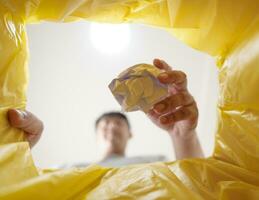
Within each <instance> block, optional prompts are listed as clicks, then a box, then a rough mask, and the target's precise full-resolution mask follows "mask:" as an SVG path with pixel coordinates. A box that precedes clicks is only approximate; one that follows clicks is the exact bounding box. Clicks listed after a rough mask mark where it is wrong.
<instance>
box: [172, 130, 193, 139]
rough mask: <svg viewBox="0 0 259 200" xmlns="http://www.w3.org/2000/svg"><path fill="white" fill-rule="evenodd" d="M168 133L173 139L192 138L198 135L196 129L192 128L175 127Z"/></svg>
mask: <svg viewBox="0 0 259 200" xmlns="http://www.w3.org/2000/svg"><path fill="white" fill-rule="evenodd" d="M168 133H169V135H170V137H171V138H172V139H177V140H191V139H193V138H195V137H196V129H191V130H181V129H174V130H169V131H168Z"/></svg>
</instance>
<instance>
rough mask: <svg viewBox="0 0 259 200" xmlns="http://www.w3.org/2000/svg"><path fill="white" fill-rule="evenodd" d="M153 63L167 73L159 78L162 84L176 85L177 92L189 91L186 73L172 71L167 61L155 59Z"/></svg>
mask: <svg viewBox="0 0 259 200" xmlns="http://www.w3.org/2000/svg"><path fill="white" fill-rule="evenodd" d="M153 63H154V65H155V66H156V67H157V68H159V69H161V70H164V71H165V72H163V73H161V74H159V76H158V80H159V81H160V82H161V83H163V84H174V87H176V89H177V90H186V89H187V78H186V74H185V73H184V72H182V71H176V70H172V69H171V67H170V66H169V65H168V64H167V63H166V62H165V61H163V60H160V59H154V61H153Z"/></svg>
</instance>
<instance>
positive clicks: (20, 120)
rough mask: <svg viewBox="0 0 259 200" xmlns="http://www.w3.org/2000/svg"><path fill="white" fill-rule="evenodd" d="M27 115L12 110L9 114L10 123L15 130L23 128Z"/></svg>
mask: <svg viewBox="0 0 259 200" xmlns="http://www.w3.org/2000/svg"><path fill="white" fill-rule="evenodd" d="M26 115H27V113H26V112H24V111H21V110H16V109H10V110H8V112H7V116H8V120H9V123H10V125H11V126H13V127H15V128H23V126H24V120H25V118H26Z"/></svg>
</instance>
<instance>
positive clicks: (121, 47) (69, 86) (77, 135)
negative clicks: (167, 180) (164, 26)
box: [27, 22, 218, 167]
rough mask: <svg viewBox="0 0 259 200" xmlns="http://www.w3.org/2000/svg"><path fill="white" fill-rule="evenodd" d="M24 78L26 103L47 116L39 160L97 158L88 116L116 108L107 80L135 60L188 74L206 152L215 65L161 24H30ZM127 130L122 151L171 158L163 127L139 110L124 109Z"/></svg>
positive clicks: (45, 162) (215, 89)
mask: <svg viewBox="0 0 259 200" xmlns="http://www.w3.org/2000/svg"><path fill="white" fill-rule="evenodd" d="M27 29H28V40H29V48H30V62H29V67H30V85H29V90H28V107H27V109H28V110H30V111H31V112H33V113H34V114H36V115H37V116H38V117H39V118H40V119H41V120H42V121H43V122H44V124H45V130H44V134H43V137H42V138H41V140H40V142H39V143H38V144H37V145H36V147H34V149H33V155H34V160H35V162H36V164H37V165H38V166H40V167H52V166H58V165H61V164H64V163H73V162H84V161H86V162H91V161H94V160H95V159H96V156H97V148H96V143H95V134H94V122H95V119H96V117H98V116H99V115H100V114H102V113H103V112H105V111H110V110H120V107H119V105H118V103H117V102H116V101H115V99H114V98H113V96H112V95H111V93H110V91H109V89H108V87H107V86H108V84H109V83H110V81H111V80H112V79H113V78H115V77H116V75H118V74H119V73H120V72H121V71H122V70H124V69H126V68H127V67H130V66H132V65H135V64H137V63H152V60H153V58H161V59H164V60H165V61H167V62H168V63H169V64H170V65H171V66H173V67H174V68H175V69H177V70H183V71H184V72H185V73H186V74H187V76H188V82H189V90H190V92H191V93H192V94H193V96H194V97H195V99H196V101H197V103H198V106H199V110H200V118H199V126H198V129H197V131H198V134H199V138H200V140H201V144H202V147H203V149H204V151H205V154H206V156H209V155H211V153H212V150H213V146H214V134H215V130H216V126H215V125H216V100H217V95H218V83H217V69H216V66H215V64H214V60H213V58H211V57H210V56H208V55H206V54H203V53H200V52H198V51H196V50H194V49H191V48H189V47H187V46H186V45H184V44H182V43H181V42H179V41H178V40H176V39H175V38H173V37H172V36H171V35H170V34H169V33H167V32H165V31H164V30H160V29H154V28H151V27H147V26H142V25H99V24H91V23H89V22H76V23H70V24H57V23H42V24H35V25H29V26H28V27H27ZM128 116H129V119H130V122H131V124H132V127H133V134H134V136H133V138H132V140H131V141H130V144H129V146H128V151H127V155H128V156H135V155H165V156H166V157H167V158H168V159H169V160H173V159H174V154H173V148H172V144H171V142H170V140H169V137H168V135H167V133H166V132H164V131H162V130H160V129H159V128H157V127H155V126H154V125H153V124H152V123H151V122H150V121H149V120H148V119H147V117H146V116H145V115H144V114H143V113H141V112H134V113H129V114H128Z"/></svg>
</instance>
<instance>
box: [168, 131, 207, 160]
mask: <svg viewBox="0 0 259 200" xmlns="http://www.w3.org/2000/svg"><path fill="white" fill-rule="evenodd" d="M187 134H188V135H189V136H188V137H182V136H181V134H179V133H172V134H170V137H171V140H172V143H173V147H174V152H175V157H176V159H184V158H203V157H204V154H203V151H202V148H201V145H200V141H199V138H198V136H197V133H196V131H195V130H193V131H191V132H190V133H187Z"/></svg>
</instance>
